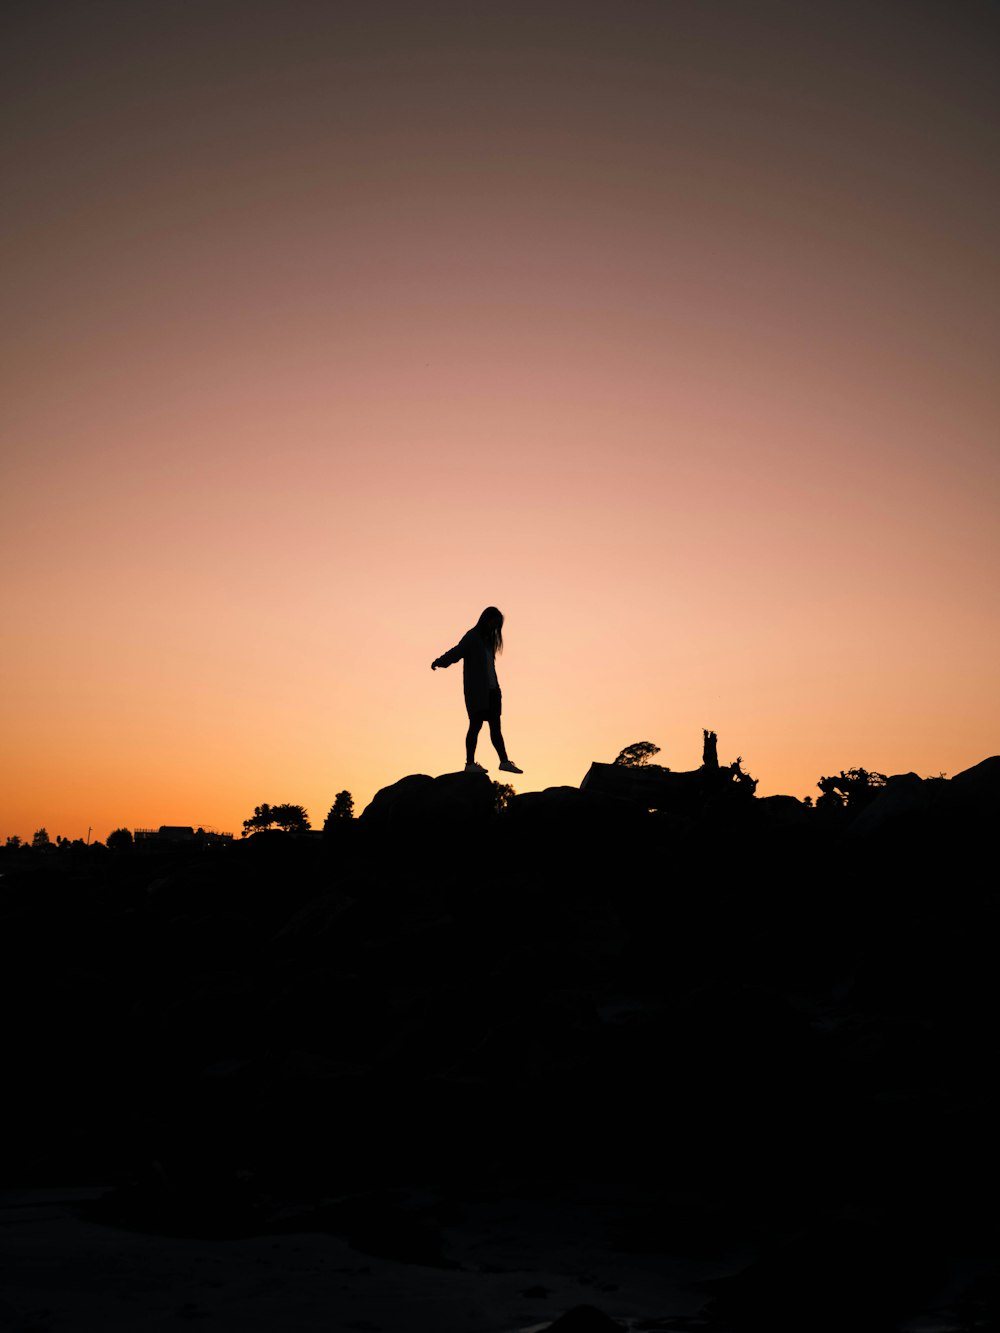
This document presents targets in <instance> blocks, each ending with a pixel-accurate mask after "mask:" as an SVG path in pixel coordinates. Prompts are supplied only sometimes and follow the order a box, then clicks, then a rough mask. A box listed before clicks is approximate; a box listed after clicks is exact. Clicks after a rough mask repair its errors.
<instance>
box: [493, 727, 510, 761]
mask: <svg viewBox="0 0 1000 1333" xmlns="http://www.w3.org/2000/svg"><path fill="white" fill-rule="evenodd" d="M490 740H491V741H492V742H493V748H494V750H496V752H497V754H498V755H499V756H500V762H501V764H505V763H506V762H507V747H506V745H504V743H503V736H502V734H501V732H500V719H499V717H491V718H490Z"/></svg>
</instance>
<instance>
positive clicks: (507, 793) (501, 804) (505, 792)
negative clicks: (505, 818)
mask: <svg viewBox="0 0 1000 1333" xmlns="http://www.w3.org/2000/svg"><path fill="white" fill-rule="evenodd" d="M491 786H492V787H493V809H494V810H495V811H496V812H497V814H498V815H500V814H503V812H504V811H505V810H506V809H507V805H508V803H509V802H510V801H511V800H512V799H513V797H515V796H516V795H517V792H516V791H515V790H514V788H513V787H512V786H511V785H510V783H509V782H494V783H492V784H491Z"/></svg>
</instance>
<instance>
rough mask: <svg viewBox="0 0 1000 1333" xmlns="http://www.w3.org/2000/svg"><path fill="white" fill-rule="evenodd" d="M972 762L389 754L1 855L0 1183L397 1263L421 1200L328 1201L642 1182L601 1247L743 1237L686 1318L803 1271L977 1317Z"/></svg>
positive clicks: (423, 1221) (896, 1306)
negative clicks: (395, 759) (370, 784)
mask: <svg viewBox="0 0 1000 1333" xmlns="http://www.w3.org/2000/svg"><path fill="white" fill-rule="evenodd" d="M998 770H1000V760H998V759H991V760H987V761H986V762H985V763H984V764H981V765H978V766H977V768H976V769H972V770H969V771H968V773H966V774H962V775H959V776H958V777H956V778H953V779H951V780H950V781H944V780H942V779H936V780H934V781H932V782H921V780H920V779H918V778H915V777H913V775H908V776H904V777H902V778H891V779H890V780H889V781H888V783H887V784H886V785H885V787H884V789H883V790H882V791H881V792H880V793H879V794H878V795H877V796H876V797H875V798H874V800H872V801H871V803H869V804H867V805H866V806H865V808H864V809H863V810H861V811H860V812H859V811H853V812H852V811H851V810H850V809H849V808H848V807H844V808H841V809H837V810H835V811H833V812H828V811H824V810H822V809H809V808H807V807H805V806H802V805H801V804H800V803H798V802H795V801H792V800H791V798H776V797H773V798H769V799H768V800H758V799H757V798H756V797H754V796H753V795H752V792H751V793H745V792H744V793H742V794H740V795H739V796H738V797H734V798H733V799H726V800H717V799H713V800H709V801H706V802H704V803H703V804H701V805H699V804H698V803H697V802H696V801H692V800H691V799H690V794H687V795H685V797H684V801H683V808H682V809H671V808H670V802H669V801H664V802H663V803H662V806H661V808H660V809H657V810H654V811H651V810H650V809H649V808H648V806H647V805H646V804H645V803H644V802H645V796H644V797H643V801H642V802H635V801H631V800H629V799H623V798H621V797H618V796H615V795H611V794H601V793H600V792H599V791H598V790H596V789H595V787H596V786H597V784H593V783H591V784H588V785H587V787H585V788H584V789H583V790H580V789H576V788H555V789H550V790H548V791H546V792H540V793H527V794H524V795H521V796H518V797H516V798H514V799H513V800H512V801H511V803H510V804H509V806H508V808H507V809H506V810H505V811H504V812H503V813H502V814H499V815H498V814H496V813H495V810H494V805H493V794H492V789H491V785H490V783H489V782H488V780H487V779H486V778H485V777H483V778H479V777H478V776H470V777H467V776H465V775H464V774H463V775H447V776H445V777H442V778H437V779H431V778H421V777H411V778H407V779H404V780H403V781H402V782H401V783H399V784H396V786H394V787H392V788H387V789H386V790H385V791H383V792H380V793H379V795H378V796H377V797H376V798H375V800H374V801H373V802H372V804H371V805H370V806H369V807H368V809H367V810H366V811H365V812H364V814H363V815H362V817H361V818H360V819H358V820H351V821H347V820H345V821H341V822H340V823H338V824H336V825H335V826H332V827H331V828H330V829H329V832H328V835H327V836H326V837H325V839H324V840H319V839H316V840H307V839H296V838H294V837H291V836H288V835H285V834H278V833H267V834H258V835H255V836H254V837H251V838H249V839H247V840H246V841H245V842H242V843H237V844H234V845H232V846H229V847H219V848H210V849H197V850H195V851H190V850H188V851H176V852H174V853H163V854H159V855H157V856H151V855H142V854H140V853H138V852H136V851H135V850H133V849H123V850H122V851H121V852H115V853H106V854H104V855H102V856H92V855H89V854H83V853H81V854H79V855H77V854H75V853H74V854H72V855H71V856H67V857H61V858H53V857H44V856H41V855H33V854H32V853H30V852H28V853H23V852H18V853H14V854H11V855H9V856H7V857H6V859H5V861H4V863H3V865H2V867H0V869H2V870H3V878H2V879H0V903H2V911H3V934H2V938H3V950H4V967H3V987H4V997H3V1003H4V1012H5V1013H6V1015H7V1031H8V1042H7V1047H6V1052H5V1061H4V1063H5V1075H6V1078H5V1082H6V1086H7V1088H8V1090H9V1091H8V1105H9V1110H10V1111H11V1112H12V1113H13V1123H12V1125H11V1128H10V1129H9V1131H8V1134H7V1136H6V1140H5V1142H6V1146H7V1152H6V1158H7V1160H6V1175H7V1178H8V1182H14V1183H19V1184H31V1185H38V1184H44V1183H61V1184H67V1183H73V1182H94V1181H98V1182H104V1183H107V1184H108V1191H107V1193H106V1195H105V1196H104V1198H103V1200H102V1201H101V1202H100V1203H99V1204H98V1205H97V1215H98V1216H100V1217H102V1218H103V1219H105V1220H107V1221H109V1222H113V1223H116V1224H121V1225H127V1226H130V1227H135V1228H140V1229H145V1230H149V1231H151V1232H155V1233H158V1234H182V1235H184V1234H193V1235H217V1236H233V1235H247V1234H256V1233H259V1232H267V1231H269V1230H271V1231H274V1230H281V1229H283V1228H285V1229H287V1228H288V1227H289V1226H292V1225H294V1226H295V1227H298V1228H299V1229H303V1228H304V1229H309V1228H320V1229H327V1230H330V1231H333V1232H336V1233H337V1234H343V1235H346V1236H348V1237H349V1238H352V1240H353V1242H354V1243H356V1244H357V1245H358V1246H359V1247H360V1248H362V1249H366V1248H367V1249H368V1250H369V1251H371V1252H373V1253H380V1252H381V1253H390V1252H391V1253H392V1254H394V1255H397V1256H398V1255H403V1256H404V1257H405V1256H406V1255H409V1256H410V1257H411V1258H412V1259H413V1261H414V1262H428V1263H447V1262H450V1259H449V1255H448V1253H447V1252H446V1247H445V1248H444V1249H442V1243H441V1241H440V1235H439V1233H438V1232H436V1231H435V1229H434V1226H433V1225H432V1219H431V1220H428V1218H427V1217H424V1218H419V1217H417V1218H414V1217H413V1216H410V1215H407V1218H406V1219H402V1220H401V1219H400V1218H399V1217H398V1216H396V1215H395V1214H393V1212H392V1209H391V1208H386V1209H381V1210H380V1209H378V1208H376V1209H375V1210H374V1212H372V1209H371V1205H370V1204H366V1205H365V1207H364V1208H363V1209H361V1211H360V1212H359V1211H358V1209H359V1208H360V1207H361V1205H359V1204H352V1203H351V1202H350V1199H351V1198H352V1197H361V1195H364V1197H365V1198H368V1199H370V1198H371V1197H373V1193H372V1192H373V1191H375V1192H377V1191H378V1190H379V1189H381V1188H387V1187H389V1186H393V1187H399V1186H400V1185H401V1184H410V1185H422V1186H427V1187H428V1188H433V1189H436V1190H445V1191H450V1192H451V1195H452V1196H453V1197H461V1196H462V1194H463V1191H465V1190H468V1189H471V1188H473V1186H474V1185H475V1186H476V1187H479V1186H483V1185H484V1183H485V1184H487V1185H488V1186H489V1187H490V1188H494V1189H502V1188H503V1187H504V1182H505V1181H508V1180H511V1179H514V1178H517V1179H518V1180H521V1181H523V1180H524V1179H525V1178H527V1179H536V1180H551V1179H553V1178H556V1179H560V1180H568V1181H573V1180H580V1179H587V1180H596V1181H603V1182H605V1183H606V1184H607V1183H609V1182H614V1183H616V1184H619V1185H627V1184H641V1185H642V1187H643V1188H644V1189H651V1190H653V1191H654V1192H655V1196H656V1197H657V1198H658V1199H659V1201H660V1203H659V1206H658V1207H656V1208H655V1209H653V1210H652V1211H651V1212H650V1213H649V1214H648V1215H647V1216H646V1217H645V1220H640V1221H638V1222H635V1223H634V1224H632V1225H631V1227H630V1229H629V1230H628V1234H623V1235H622V1236H620V1237H619V1240H620V1243H621V1245H622V1246H624V1247H625V1248H629V1247H631V1248H632V1249H636V1248H638V1249H639V1250H642V1251H644V1252H646V1251H648V1252H650V1253H662V1254H664V1255H668V1254H670V1255H676V1254H679V1253H680V1254H684V1253H686V1252H688V1251H689V1250H690V1249H691V1248H692V1247H694V1248H695V1249H697V1250H699V1252H703V1251H705V1250H706V1249H707V1250H709V1251H710V1250H712V1249H713V1247H715V1248H719V1249H721V1248H724V1247H725V1246H727V1245H730V1244H731V1243H733V1241H734V1239H738V1240H740V1241H742V1242H745V1243H746V1244H748V1245H749V1246H750V1247H751V1248H752V1251H753V1254H754V1255H755V1256H756V1257H755V1259H754V1260H753V1262H752V1263H750V1264H749V1266H748V1267H746V1268H745V1270H744V1271H743V1272H742V1273H741V1274H740V1276H739V1277H738V1278H733V1279H732V1280H731V1281H730V1282H729V1283H728V1284H723V1285H722V1286H720V1287H719V1288H718V1289H717V1290H713V1291H712V1292H711V1293H710V1294H711V1299H712V1303H711V1304H710V1305H709V1306H708V1307H707V1313H706V1318H708V1317H709V1316H711V1319H712V1320H714V1323H712V1324H708V1325H703V1326H707V1327H718V1328H720V1329H721V1328H723V1327H725V1328H743V1327H750V1326H753V1324H754V1321H755V1320H757V1319H758V1318H759V1317H762V1315H763V1313H764V1312H765V1311H766V1312H767V1314H768V1318H769V1320H770V1323H771V1326H772V1327H793V1326H798V1327H801V1326H802V1325H801V1324H798V1325H797V1324H796V1319H797V1318H798V1317H800V1315H801V1304H798V1302H800V1301H802V1300H805V1299H806V1295H805V1293H806V1289H807V1288H809V1287H811V1289H813V1290H815V1289H816V1287H817V1284H818V1285H819V1287H822V1288H825V1289H827V1290H828V1291H829V1292H831V1293H835V1294H831V1295H830V1296H829V1299H828V1300H827V1301H826V1304H825V1305H824V1309H826V1310H828V1311H829V1315H828V1316H827V1315H823V1316H822V1319H820V1322H818V1323H817V1318H818V1316H817V1317H812V1316H811V1319H810V1321H808V1322H809V1326H810V1327H813V1328H816V1327H827V1326H829V1327H845V1326H846V1324H845V1322H844V1321H845V1320H847V1323H849V1324H850V1325H851V1326H852V1327H859V1328H860V1327H872V1328H875V1327H879V1328H882V1327H895V1323H894V1322H893V1321H898V1320H901V1319H903V1318H904V1317H905V1316H907V1315H909V1314H911V1313H913V1312H914V1311H916V1312H919V1311H921V1310H923V1311H928V1310H935V1309H937V1310H944V1309H949V1310H950V1309H952V1308H953V1307H955V1302H956V1301H959V1300H962V1299H964V1300H965V1301H966V1303H967V1308H968V1309H969V1310H971V1311H972V1312H973V1315H974V1316H975V1317H976V1318H978V1317H979V1313H977V1312H981V1311H982V1310H985V1308H986V1305H985V1303H984V1302H985V1301H986V1297H984V1296H983V1295H982V1290H981V1288H982V1282H983V1280H984V1279H982V1277H981V1275H980V1276H976V1277H975V1282H973V1281H972V1279H971V1278H970V1279H969V1282H970V1283H972V1285H971V1286H970V1287H969V1290H967V1291H965V1294H964V1295H963V1294H962V1292H961V1291H957V1289H956V1288H955V1281H956V1279H955V1276H954V1275H955V1273H956V1271H959V1270H961V1271H962V1272H966V1270H968V1272H970V1273H973V1274H977V1275H978V1274H980V1270H981V1264H980V1262H979V1260H980V1257H981V1256H982V1254H984V1253H986V1252H987V1251H988V1250H989V1246H990V1244H991V1242H992V1240H993V1239H994V1236H993V1226H994V1224H993V1221H992V1208H993V1204H992V1200H993V1198H994V1189H995V1184H996V1181H995V1179H994V1177H993V1175H992V1162H993V1159H994V1150H993V1139H994V1138H995V1125H996V1121H997V1108H996V1104H995V1094H994V1091H993V1065H994V1063H995V1056H994V1051H995V1047H996V1031H995V1007H996V1006H995V998H994V992H995V973H996V965H995V955H996V941H997V889H996V876H995V869H994V857H993V848H994V846H995V832H996V818H995V812H996V808H997V801H998V798H1000V792H998ZM675 776H676V775H675ZM57 859H58V864H55V862H56V860H57ZM365 1209H367V1211H365ZM289 1219H292V1221H289ZM435 1237H437V1238H435ZM783 1256H788V1261H787V1263H786V1261H785V1258H783ZM788 1264H791V1265H792V1266H793V1267H794V1269H795V1271H796V1273H797V1274H798V1277H797V1278H796V1279H795V1281H796V1282H798V1283H799V1284H800V1286H801V1290H798V1289H796V1291H794V1292H793V1294H792V1296H789V1294H788V1290H787V1286H788V1271H789V1270H788ZM779 1272H780V1273H781V1274H782V1276H781V1278H780V1280H779V1277H778V1276H777V1274H778V1273H779ZM976 1283H979V1286H976V1285H975V1284H976ZM793 1286H794V1284H793ZM779 1287H780V1289H781V1293H782V1294H781V1299H780V1300H778V1296H777V1294H776V1293H777V1292H778V1288H779ZM963 1290H964V1289H963ZM863 1293H864V1300H865V1301H867V1302H868V1304H867V1305H866V1307H865V1308H866V1309H868V1310H869V1311H870V1312H874V1313H871V1314H870V1322H869V1323H865V1322H864V1320H862V1321H861V1322H854V1321H853V1319H852V1318H851V1317H850V1315H851V1311H854V1312H855V1313H857V1309H858V1305H859V1302H861V1301H862V1295H863ZM782 1301H784V1302H785V1305H782ZM776 1302H777V1304H776ZM970 1303H971V1304H970ZM782 1311H784V1313H782ZM865 1318H866V1319H868V1318H869V1315H866V1316H865ZM823 1320H826V1321H827V1322H823ZM880 1321H881V1322H880ZM957 1326H958V1325H956V1327H957ZM968 1326H969V1327H972V1326H973V1325H972V1324H969V1325H968Z"/></svg>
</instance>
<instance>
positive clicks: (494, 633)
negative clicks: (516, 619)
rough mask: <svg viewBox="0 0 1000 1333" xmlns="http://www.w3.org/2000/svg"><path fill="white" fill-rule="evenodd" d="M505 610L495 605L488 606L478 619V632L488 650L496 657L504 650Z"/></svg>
mask: <svg viewBox="0 0 1000 1333" xmlns="http://www.w3.org/2000/svg"><path fill="white" fill-rule="evenodd" d="M502 630H503V612H502V611H498V610H497V609H496V607H495V606H488V607H487V608H486V610H485V611H484V612H483V614H482V615H481V616H480V617H479V619H478V620H477V621H476V632H477V633H478V634H479V635H480V637H481V638H482V640H483V643H485V644H486V647H487V650H488V651H489V652H491V653H492V654H493V656H494V657H496V655H497V653H502V652H503V633H502Z"/></svg>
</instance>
